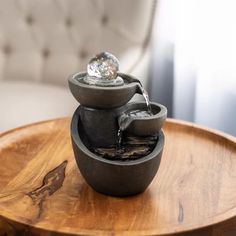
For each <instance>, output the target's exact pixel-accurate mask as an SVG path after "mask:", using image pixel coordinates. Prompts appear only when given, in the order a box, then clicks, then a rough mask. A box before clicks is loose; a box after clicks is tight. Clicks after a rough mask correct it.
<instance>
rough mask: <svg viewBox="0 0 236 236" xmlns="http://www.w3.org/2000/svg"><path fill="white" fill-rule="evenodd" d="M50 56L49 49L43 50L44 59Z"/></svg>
mask: <svg viewBox="0 0 236 236" xmlns="http://www.w3.org/2000/svg"><path fill="white" fill-rule="evenodd" d="M49 55H50V51H49V49H48V48H45V49H44V50H43V57H45V58H47V57H49Z"/></svg>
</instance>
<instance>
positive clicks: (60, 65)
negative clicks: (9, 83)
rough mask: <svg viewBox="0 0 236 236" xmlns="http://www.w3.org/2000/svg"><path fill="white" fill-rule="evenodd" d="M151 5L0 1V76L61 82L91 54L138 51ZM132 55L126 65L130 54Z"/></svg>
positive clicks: (145, 0)
mask: <svg viewBox="0 0 236 236" xmlns="http://www.w3.org/2000/svg"><path fill="white" fill-rule="evenodd" d="M152 4H153V0H118V1H117V0H0V80H30V81H42V82H50V83H53V84H58V85H65V84H66V78H67V76H68V75H69V74H71V73H75V72H78V71H81V70H84V69H86V64H87V61H88V59H89V58H90V57H91V56H92V55H94V54H95V53H97V52H100V51H104V50H105V51H109V52H111V53H114V54H115V55H117V57H118V58H122V56H123V55H124V54H125V53H126V52H127V51H128V50H131V51H132V50H133V51H135V50H136V51H137V50H140V48H141V46H142V44H143V42H144V40H145V37H146V34H147V28H148V24H149V22H150V14H151V9H152ZM134 56H136V55H135V54H134ZM132 59H133V60H129V61H128V62H127V63H128V64H129V65H128V66H127V65H126V68H127V67H129V66H131V65H132V63H133V62H134V61H135V59H136V58H135V57H134V58H132ZM121 69H122V68H121Z"/></svg>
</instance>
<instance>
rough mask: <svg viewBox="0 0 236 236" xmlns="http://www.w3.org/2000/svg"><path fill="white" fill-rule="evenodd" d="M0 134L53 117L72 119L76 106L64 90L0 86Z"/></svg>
mask: <svg viewBox="0 0 236 236" xmlns="http://www.w3.org/2000/svg"><path fill="white" fill-rule="evenodd" d="M0 94H1V95H0V97H4V99H0V108H1V115H0V132H2V131H5V130H8V129H12V128H14V127H17V126H20V125H25V124H29V123H33V122H37V121H42V120H48V119H53V118H57V117H64V116H68V115H70V116H72V114H73V111H74V110H75V109H76V106H77V105H78V104H77V103H76V101H75V99H74V98H73V97H72V95H71V94H70V93H69V92H68V91H67V90H66V89H64V88H61V87H58V86H51V85H45V84H32V83H27V82H16V81H14V82H12V81H10V82H8V81H5V82H0Z"/></svg>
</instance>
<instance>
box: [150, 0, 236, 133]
mask: <svg viewBox="0 0 236 236" xmlns="http://www.w3.org/2000/svg"><path fill="white" fill-rule="evenodd" d="M152 46H153V52H154V53H153V58H152V80H151V86H150V92H151V98H152V99H154V100H155V101H157V102H162V103H164V104H165V105H166V106H167V107H168V108H169V111H170V113H169V115H170V116H172V117H174V118H178V119H184V120H188V121H192V122H196V123H199V124H202V125H205V126H208V127H212V128H215V129H220V130H222V131H224V132H227V133H230V134H232V135H235V136H236V1H235V0H160V1H159V5H158V9H157V17H156V21H155V26H154V34H153V42H152Z"/></svg>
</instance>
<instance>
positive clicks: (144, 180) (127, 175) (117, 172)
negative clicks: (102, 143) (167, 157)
mask: <svg viewBox="0 0 236 236" xmlns="http://www.w3.org/2000/svg"><path fill="white" fill-rule="evenodd" d="M71 139H72V146H73V150H74V155H75V159H76V162H77V165H78V167H79V169H80V172H81V174H82V176H83V177H84V179H85V180H86V182H87V183H88V184H89V185H90V186H91V187H92V188H93V189H94V190H96V191H97V192H100V193H102V194H106V195H111V196H116V197H126V196H130V195H135V194H138V193H141V192H143V191H144V190H145V189H146V188H147V187H148V186H149V184H150V183H151V182H152V180H153V178H154V176H155V175H156V173H157V170H158V168H159V165H160V161H161V157H162V150H163V147H164V134H163V132H162V131H160V132H159V133H158V142H157V144H156V146H155V148H154V150H153V151H152V152H151V153H150V154H149V155H147V156H145V157H142V158H139V159H136V160H129V161H127V160H126V161H121V160H107V159H104V158H102V157H100V156H97V155H95V154H94V153H92V152H91V151H90V150H89V148H88V147H89V143H88V142H87V140H86V136H85V135H84V130H83V126H82V124H81V122H80V118H79V109H77V110H76V111H75V113H74V115H73V118H72V121H71Z"/></svg>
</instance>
